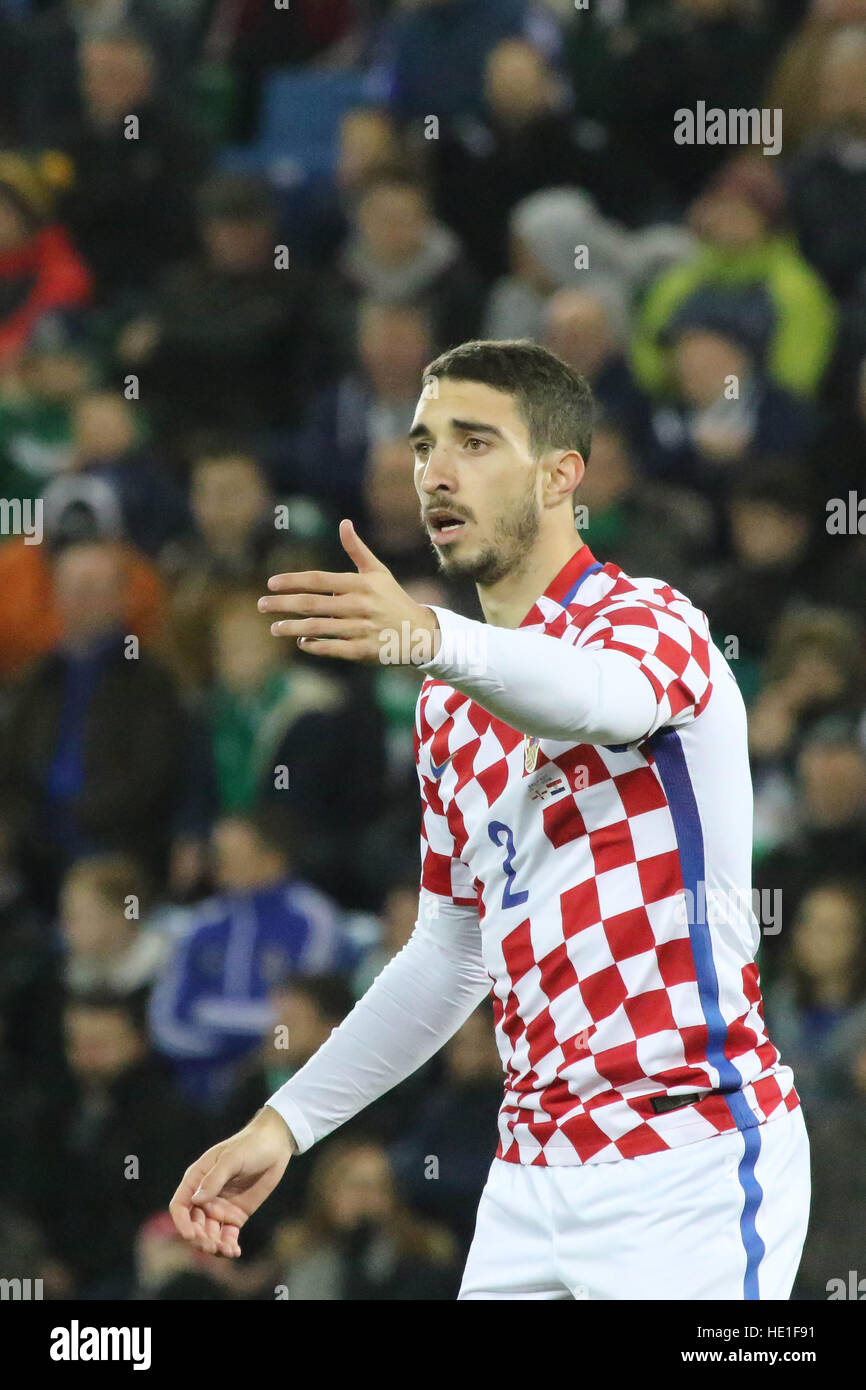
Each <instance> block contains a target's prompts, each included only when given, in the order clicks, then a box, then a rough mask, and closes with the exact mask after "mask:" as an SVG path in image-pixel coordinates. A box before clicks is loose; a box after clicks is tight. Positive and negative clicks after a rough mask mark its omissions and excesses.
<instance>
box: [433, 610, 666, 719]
mask: <svg viewBox="0 0 866 1390" xmlns="http://www.w3.org/2000/svg"><path fill="white" fill-rule="evenodd" d="M433 611H434V612H435V614H436V617H437V620H438V622H439V627H440V630H441V633H442V643H441V647H440V650H439V654H438V655H437V656H436V657H434V658H433V660H432V661H429V662H427V663H425V664H424V665H423V666H422V667H421V669H422V670H423V671H426V672H427V673H428V675H431V676H434V677H437V678H438V679H440V680H444V681H447V682H448V684H449V685H453V686H454V688H455V689H456V690H459V691H460V692H461V693H462V694H464V695H468V696H470V698H471V699H473V700H475V701H476V702H477V703H478V704H479V705H482V706H483V708H484V709H486V710H488V711H489V713H490V714H493V715H495V716H496V718H497V719H502V720H504V721H505V723H507V724H510V725H511V727H512V728H515V729H520V730H521V731H523V732H524V733H527V734H532V735H533V736H535V737H536V738H550V739H558V740H562V741H566V740H568V741H572V742H581V743H605V744H607V743H632V742H634V741H635V740H637V739H642V738H645V737H646V736H647V734H648V733H649V732H650V731H651V730H652V729H653V728H654V727H655V726H656V724H657V718H658V710H659V700H658V697H657V691H656V690H654V688H653V684H652V682H651V680H650V678H649V676H648V674H647V673H646V672H645V671H643V670H642V669H641V666H640V664H639V663H638V662H636V661H635V660H634V658H633V657H632V656H630V655H628V654H627V653H626V652H625V651H623V650H619V651H612V650H609V649H607V648H605V647H602V648H601V649H600V650H593V649H590V648H588V647H577V646H572V645H570V644H569V643H568V642H564V641H559V640H557V639H556V638H553V637H548V636H547V635H546V634H544V633H538V632H522V631H520V630H519V629H517V630H516V631H515V630H511V629H509V628H502V627H492V626H491V625H489V624H487V623H479V622H475V621H474V620H473V619H471V618H464V617H461V616H459V615H458V614H456V613H452V612H449V611H447V610H444V609H441V608H434V610H433Z"/></svg>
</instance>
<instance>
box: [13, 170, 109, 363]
mask: <svg viewBox="0 0 866 1390" xmlns="http://www.w3.org/2000/svg"><path fill="white" fill-rule="evenodd" d="M50 168H51V166H50V164H49V163H48V162H47V161H46V162H45V163H44V164H43V165H40V164H38V163H36V162H34V161H30V160H27V159H25V158H24V157H23V156H22V155H19V154H14V153H12V152H11V151H3V152H0V374H2V373H3V372H4V371H7V370H9V368H10V367H14V366H15V364H16V363H17V362H18V361H19V359H20V357H21V354H22V353H23V352H24V350H25V349H26V347H27V344H28V342H29V340H30V339H31V337H32V335H33V333H34V332H35V329H36V327H37V325H38V323H39V321H40V319H41V318H42V317H43V316H44V315H45V314H48V313H50V312H52V311H54V310H59V309H76V308H80V307H83V306H84V305H86V304H87V303H88V301H89V299H90V295H91V289H92V281H91V276H90V272H89V270H88V268H87V266H86V265H85V264H84V262H83V261H82V259H81V257H80V256H79V255H78V253H77V252H76V251H75V249H74V248H73V246H72V243H71V242H70V240H69V238H68V236H67V234H66V231H65V230H64V228H63V227H61V226H59V225H58V224H57V223H55V222H54V221H53V216H52V214H53V194H52V188H51V184H50V181H49V178H48V177H46V172H50ZM43 170H44V171H45V172H43Z"/></svg>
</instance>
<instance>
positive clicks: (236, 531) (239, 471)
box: [190, 454, 268, 548]
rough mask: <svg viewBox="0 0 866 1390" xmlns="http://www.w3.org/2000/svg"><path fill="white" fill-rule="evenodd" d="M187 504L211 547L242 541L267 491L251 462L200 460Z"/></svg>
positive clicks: (262, 508)
mask: <svg viewBox="0 0 866 1390" xmlns="http://www.w3.org/2000/svg"><path fill="white" fill-rule="evenodd" d="M190 503H191V506H192V510H193V514H194V516H195V519H196V523H197V525H198V527H199V530H200V531H201V533H202V535H203V536H204V537H205V538H206V539H207V540H208V542H209V543H210V544H211V545H215V546H217V547H218V548H219V547H221V545H222V544H225V545H229V544H232V545H233V544H241V543H244V542H246V540H247V539H248V538H249V535H250V533H251V531H252V530H253V528H254V526H255V525H256V523H257V522H258V521H259V520H260V519H261V517H262V516H263V514H264V512H265V510H266V508H267V505H268V490H267V486H266V484H265V480H264V478H263V476H262V473H261V470H260V468H259V467H258V465H257V464H256V463H255V461H254V460H253V459H251V458H247V457H246V456H245V455H243V454H238V455H231V454H227V455H226V456H225V457H223V458H203V459H201V460H200V461H199V462H198V463H197V464H196V465H195V466H194V468H193V473H192V480H191V484H190Z"/></svg>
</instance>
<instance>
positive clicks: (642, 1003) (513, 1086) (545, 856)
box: [416, 547, 798, 1165]
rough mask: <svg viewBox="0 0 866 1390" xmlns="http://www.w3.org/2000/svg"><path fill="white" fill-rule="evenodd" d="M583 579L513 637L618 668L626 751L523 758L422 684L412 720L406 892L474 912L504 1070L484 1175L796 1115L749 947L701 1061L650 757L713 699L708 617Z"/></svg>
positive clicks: (722, 978)
mask: <svg viewBox="0 0 866 1390" xmlns="http://www.w3.org/2000/svg"><path fill="white" fill-rule="evenodd" d="M593 563H594V562H593V560H592V556H591V554H590V553H589V551H588V549H587V548H586V547H584V548H583V549H582V550H581V551H579V552H578V554H577V555H576V556H575V557H574V558H573V559H572V560H571V561H570V562H569V563H568V565H566V566H565V568H564V570H563V571H562V572H561V573H560V575H558V576H557V578H556V579H555V580H554V582H553V583H552V584H551V586H550V588H549V589H548V590H547V592H546V594H544V595H543V596H542V597H541V598H539V600H538V601H537V603H536V604H535V605H534V607H533V609H532V610H531V612H530V613H529V614H528V615H527V617H526V619H525V620H524V623H523V625H522V626H523V627H525V628H527V629H529V630H532V631H536V632H544V633H547V634H548V635H550V636H553V637H556V638H559V639H560V640H562V641H566V642H571V643H574V644H575V645H577V646H586V647H591V648H601V647H604V648H607V649H608V650H614V651H620V652H624V653H626V654H628V655H629V656H631V657H632V658H633V659H634V660H635V661H636V662H637V663H638V664H639V665H640V668H641V670H642V671H644V672H645V673H646V675H647V676H648V678H649V680H650V681H651V683H652V686H653V689H654V691H655V693H656V698H657V701H658V711H657V715H656V718H655V720H654V721H653V724H652V727H651V728H650V729H648V730H647V734H646V737H645V738H644V739H642V740H641V741H639V742H638V743H636V744H631V745H628V746H627V747H615V748H612V747H600V746H595V745H588V744H581V745H567V744H563V743H556V742H554V741H552V740H547V739H543V740H542V741H541V743H540V745H539V747H538V749H537V750H535V749H530V748H528V747H527V740H526V739H525V737H524V734H523V733H521V732H519V731H517V730H515V729H512V728H510V727H509V726H508V725H506V724H504V723H503V722H502V721H501V720H498V719H496V718H494V717H493V716H492V715H490V714H488V713H487V712H486V711H485V710H484V709H482V708H481V707H480V706H479V705H477V704H475V703H474V702H473V701H472V700H470V699H469V698H468V697H467V696H465V695H463V694H461V693H459V692H457V691H455V690H454V689H453V688H452V687H451V686H449V685H447V684H445V683H444V682H442V681H437V680H433V679H428V680H427V681H425V683H424V686H423V688H422V691H421V695H420V698H419V702H418V712H417V721H416V756H417V761H418V772H419V778H420V783H421V793H422V804H423V819H422V837H421V851H422V879H421V884H422V888H423V889H425V890H426V891H427V893H429V894H431V895H433V898H434V899H439V900H442V901H445V902H448V903H454V904H458V905H462V906H464V907H466V908H470V907H471V908H473V909H477V912H478V917H479V923H480V930H481V933H482V950H483V955H484V961H485V965H486V967H487V969H488V971H489V973H490V976H491V979H492V981H493V1001H494V1011H495V1019H496V1036H497V1043H498V1046H499V1051H500V1055H501V1057H502V1061H503V1066H504V1068H505V1096H504V1100H503V1104H502V1109H501V1112H500V1120H499V1131H500V1142H499V1149H498V1156H499V1157H501V1158H504V1159H507V1160H509V1161H512V1162H519V1163H535V1164H541V1165H546V1164H577V1163H595V1162H604V1161H608V1160H614V1159H619V1158H622V1157H631V1156H634V1155H637V1154H645V1153H653V1152H656V1151H659V1150H662V1149H665V1148H670V1147H674V1146H676V1145H679V1144H683V1143H690V1142H693V1141H694V1140H696V1139H700V1138H703V1137H705V1136H708V1135H712V1134H717V1133H721V1132H724V1131H726V1130H731V1129H734V1128H737V1127H739V1128H744V1127H748V1126H749V1125H753V1124H756V1123H762V1122H763V1121H764V1120H766V1119H767V1118H769V1117H770V1115H771V1114H772V1113H773V1112H774V1111H777V1112H778V1113H779V1114H781V1113H782V1109H780V1107H784V1108H788V1109H792V1108H794V1107H795V1106H796V1105H797V1104H798V1099H797V1095H796V1092H795V1090H794V1089H793V1078H792V1076H791V1073H790V1070H789V1069H788V1068H787V1067H784V1066H782V1065H781V1063H780V1062H779V1058H778V1054H777V1053H776V1050H775V1048H774V1047H773V1045H772V1043H770V1041H769V1040H768V1038H767V1035H766V1031H765V1028H764V1022H763V1015H762V1011H761V995H760V987H759V982H758V974H757V967H756V966H755V964H754V962H753V960H752V953H751V950H750V948H749V946H748V945H747V944H744V946H743V949H742V952H741V953H740V957H739V958H737V959H736V960H732V959H731V958H730V953H729V954H728V955H726V956H725V959H724V963H723V965H719V964H718V962H716V963H715V968H717V969H718V972H719V974H718V978H719V985H720V993H719V998H720V1000H721V1001H722V1002H721V1005H720V1007H721V1011H722V1018H721V1019H720V1020H719V1021H718V1022H719V1023H720V1024H721V1025H722V1027H723V1030H724V1031H723V1037H722V1040H721V1043H720V1047H721V1048H722V1050H723V1053H724V1058H723V1059H722V1061H721V1063H720V1064H719V1065H718V1066H714V1065H713V1063H712V1062H711V1061H710V1057H709V1055H708V1054H709V1053H712V1047H711V1046H710V1025H709V1024H708V1018H707V1015H706V1012H705V1003H706V1000H705V998H702V985H701V981H700V980H699V972H698V968H697V965H696V959H695V945H694V940H693V938H692V935H691V932H690V927H689V922H688V914H687V912H686V911H685V910H684V903H685V895H684V878H683V867H682V859H681V846H680V844H679V842H678V836H677V831H676V829H675V824H674V816H673V814H672V810H671V807H670V805H669V801H668V796H667V794H666V792H665V788H664V785H663V782H662V778H661V776H660V774H659V769H658V766H657V763H656V757H655V755H654V746H653V743H652V740H651V735H652V734H654V733H655V732H656V730H659V729H661V728H662V727H664V728H666V729H669V728H682V727H684V726H686V725H688V724H690V723H691V722H693V721H694V720H695V719H697V718H698V717H699V716H700V714H701V713H702V712H703V711H704V709H705V708H706V707H707V705H708V702H709V701H710V700H711V698H712V692H713V685H712V681H711V678H710V639H709V633H708V629H707V622H706V618H705V617H704V615H703V614H702V613H700V612H698V611H697V610H696V609H695V608H693V607H692V606H691V604H690V603H689V601H688V600H687V599H686V598H685V597H684V596H683V595H682V594H680V593H679V592H678V591H677V590H675V589H672V588H670V587H669V586H668V585H665V584H660V583H658V582H656V581H654V580H644V579H641V580H634V579H630V578H628V577H627V576H626V575H624V574H623V573H622V571H621V570H619V569H618V568H617V567H616V566H615V565H611V564H608V565H605V566H604V567H602V568H601V569H598V570H596V571H595V572H594V573H590V574H588V575H586V573H585V572H586V570H587V568H588V567H589V566H590V565H592V564H593ZM581 576H585V579H584V582H582V583H580V587H579V594H578V595H577V596H574V597H572V595H573V594H574V590H575V587H576V586H577V584H578V582H579V581H580V579H581ZM564 603H565V606H564ZM533 753H537V761H536V762H535V766H534V767H533V766H532V762H533V757H532V755H533ZM530 769H531V770H530ZM739 812H740V813H741V814H748V815H749V816H750V815H751V806H748V807H741V808H739ZM731 814H732V815H737V814H738V808H737V807H731ZM746 935H748V930H747V932H746ZM724 1059H727V1063H729V1064H732V1065H733V1068H735V1075H736V1082H735V1086H736V1087H738V1088H739V1090H738V1094H737V1105H732V1104H730V1103H729V1101H728V1100H727V1099H726V1098H725V1096H724V1095H723V1094H721V1093H719V1092H718V1091H717V1089H716V1088H718V1087H719V1086H720V1085H723V1086H724V1088H725V1089H726V1090H728V1089H730V1085H731V1080H730V1071H729V1070H728V1072H727V1074H726V1075H720V1068H721V1069H722V1070H724V1069H725V1067H726V1063H725V1061H724ZM688 1091H707V1092H709V1093H710V1094H708V1095H707V1097H706V1098H705V1099H704V1100H703V1101H701V1102H699V1103H698V1104H696V1105H692V1106H687V1107H684V1108H682V1109H680V1110H675V1111H670V1112H667V1113H664V1114H662V1115H656V1114H655V1113H654V1110H653V1108H652V1106H651V1104H650V1098H651V1097H656V1096H661V1095H664V1094H666V1093H674V1094H675V1093H677V1092H679V1093H683V1092H688ZM740 1096H742V1100H741V1099H740ZM744 1104H745V1107H746V1109H745V1110H744V1108H743V1106H744ZM735 1116H736V1118H735Z"/></svg>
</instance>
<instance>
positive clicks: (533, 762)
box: [523, 734, 538, 777]
mask: <svg viewBox="0 0 866 1390" xmlns="http://www.w3.org/2000/svg"><path fill="white" fill-rule="evenodd" d="M537 765H538V739H537V738H535V737H534V736H533V737H530V735H529V734H526V735H525V737H524V739H523V775H524V777H528V776H529V774H530V773H531V772H534V771H535V769H536V767H537Z"/></svg>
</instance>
